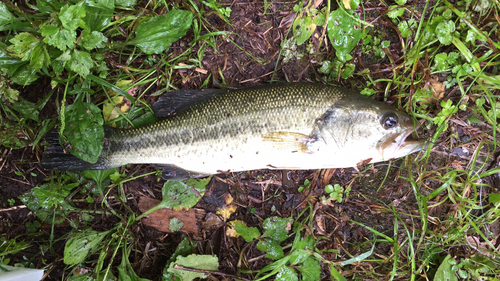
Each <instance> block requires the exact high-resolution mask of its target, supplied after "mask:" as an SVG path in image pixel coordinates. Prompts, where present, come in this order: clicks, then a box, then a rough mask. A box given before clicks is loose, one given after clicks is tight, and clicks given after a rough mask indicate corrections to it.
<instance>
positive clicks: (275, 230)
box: [263, 217, 291, 242]
mask: <svg viewBox="0 0 500 281" xmlns="http://www.w3.org/2000/svg"><path fill="white" fill-rule="evenodd" d="M290 223H291V221H290V219H288V218H284V219H282V218H279V217H270V218H267V219H266V220H264V225H263V227H264V235H265V236H267V237H270V238H271V239H273V240H274V241H277V242H282V241H284V240H285V239H286V238H287V236H288V230H289V229H290Z"/></svg>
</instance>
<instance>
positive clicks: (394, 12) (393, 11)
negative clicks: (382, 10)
mask: <svg viewBox="0 0 500 281" xmlns="http://www.w3.org/2000/svg"><path fill="white" fill-rule="evenodd" d="M404 13H405V9H404V8H398V6H396V5H394V6H390V7H389V12H388V13H387V16H388V17H390V18H391V19H395V18H398V17H400V16H402V15H403V14H404Z"/></svg>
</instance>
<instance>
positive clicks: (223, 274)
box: [174, 264, 252, 281]
mask: <svg viewBox="0 0 500 281" xmlns="http://www.w3.org/2000/svg"><path fill="white" fill-rule="evenodd" d="M174 268H175V269H180V270H186V271H192V272H199V273H205V274H213V275H220V276H225V277H230V278H234V279H239V280H245V281H252V280H250V279H247V278H243V277H239V276H236V275H232V274H227V273H223V272H219V271H211V270H203V269H194V268H189V267H184V266H180V265H177V264H174Z"/></svg>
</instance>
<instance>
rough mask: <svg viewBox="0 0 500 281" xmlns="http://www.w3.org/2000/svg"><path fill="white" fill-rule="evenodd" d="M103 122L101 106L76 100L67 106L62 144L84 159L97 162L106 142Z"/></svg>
mask: <svg viewBox="0 0 500 281" xmlns="http://www.w3.org/2000/svg"><path fill="white" fill-rule="evenodd" d="M103 123H104V119H103V118H102V114H101V110H100V109H99V107H97V106H96V105H94V104H92V103H82V102H80V101H76V102H75V103H73V104H71V105H69V106H67V107H66V113H65V124H66V127H65V128H63V129H64V131H63V133H62V135H61V138H60V143H61V146H62V147H64V148H65V149H66V150H67V151H68V152H70V153H72V154H73V155H75V156H76V157H78V158H80V159H82V160H84V161H87V162H90V163H96V162H97V159H98V158H99V156H100V155H101V151H102V146H103V142H104V140H103V139H104V128H103Z"/></svg>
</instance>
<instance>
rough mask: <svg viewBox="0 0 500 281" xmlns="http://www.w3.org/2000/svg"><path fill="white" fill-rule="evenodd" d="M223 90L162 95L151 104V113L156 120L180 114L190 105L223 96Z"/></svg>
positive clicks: (195, 90) (180, 91)
mask: <svg viewBox="0 0 500 281" xmlns="http://www.w3.org/2000/svg"><path fill="white" fill-rule="evenodd" d="M225 92H227V90H223V89H201V90H200V89H191V90H178V91H172V92H168V93H166V94H164V95H163V96H161V97H160V99H158V101H157V102H156V103H155V104H153V106H152V108H153V112H154V113H155V115H156V117H158V118H165V117H169V116H174V115H177V114H180V113H181V112H183V111H184V110H186V109H188V108H189V107H191V106H192V105H194V104H196V103H199V102H201V101H204V100H206V99H209V98H211V97H213V96H215V95H219V94H223V93H225Z"/></svg>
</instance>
